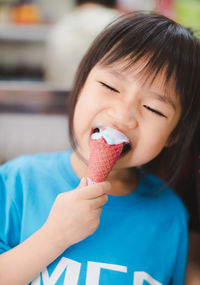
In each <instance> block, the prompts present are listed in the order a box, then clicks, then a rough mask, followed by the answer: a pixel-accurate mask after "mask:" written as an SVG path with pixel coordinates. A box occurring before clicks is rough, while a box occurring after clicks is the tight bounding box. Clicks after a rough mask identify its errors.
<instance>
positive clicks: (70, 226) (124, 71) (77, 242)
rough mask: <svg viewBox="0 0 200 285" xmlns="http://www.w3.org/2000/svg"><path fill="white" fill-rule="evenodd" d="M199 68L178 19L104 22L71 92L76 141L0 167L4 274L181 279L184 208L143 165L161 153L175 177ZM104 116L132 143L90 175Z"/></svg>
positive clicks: (35, 278)
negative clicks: (93, 141)
mask: <svg viewBox="0 0 200 285" xmlns="http://www.w3.org/2000/svg"><path fill="white" fill-rule="evenodd" d="M199 78H200V44H199V42H198V40H197V39H196V38H195V37H194V36H193V35H192V34H191V32H190V31H188V30H187V29H185V28H183V27H182V26H181V25H179V24H177V23H175V22H174V21H172V20H169V19H167V18H165V17H163V16H160V15H156V14H151V13H149V14H148V13H144V14H143V13H136V14H134V15H133V14H129V15H127V16H124V17H122V18H121V19H119V20H118V21H116V22H114V23H113V24H112V25H110V26H109V27H108V28H107V29H106V30H105V31H103V32H102V34H101V35H100V36H99V37H98V38H97V39H96V41H95V42H94V43H93V45H92V47H91V48H90V49H89V51H88V53H87V54H86V56H85V57H84V59H83V60H82V62H81V64H80V67H79V69H78V72H77V76H76V78H75V82H74V88H73V90H72V94H71V96H72V97H71V99H72V100H71V105H70V116H69V130H70V136H71V139H72V143H73V146H74V150H73V151H67V152H64V153H53V154H38V155H31V156H24V157H21V158H18V159H15V160H14V161H12V162H9V163H7V164H5V165H4V166H2V167H1V168H0V197H1V199H0V213H1V215H0V250H1V253H2V254H1V255H0V284H6V285H9V284H12V285H13V284H15V285H17V284H20V285H22V284H27V283H30V282H31V284H33V285H39V284H66V285H81V284H86V285H97V284H102V285H105V284H106V285H108V284H109V285H111V284H115V285H123V284H127V285H128V284H134V285H142V284H150V285H161V284H163V285H168V284H171V285H182V284H184V276H185V268H186V260H187V247H188V241H187V221H188V214H187V211H186V209H185V207H184V205H183V203H182V202H181V200H180V199H179V198H178V197H177V195H176V194H175V193H174V192H173V191H172V190H171V188H169V187H168V186H166V185H165V184H164V183H163V182H162V181H161V180H160V179H159V178H157V177H155V176H153V175H150V174H148V173H147V171H146V170H144V169H143V170H142V168H145V166H147V165H152V163H153V162H154V161H155V158H156V157H161V159H162V163H163V164H164V165H165V166H166V171H167V172H168V174H169V182H170V183H172V181H173V180H174V178H175V175H176V174H177V173H178V168H179V167H180V163H181V161H182V158H183V157H184V154H185V153H186V152H187V148H188V146H189V145H190V142H191V139H192V136H193V133H194V132H195V128H196V124H197V122H198V120H199V106H200V96H199V90H200V80H199ZM99 124H101V125H103V126H108V127H113V128H116V129H117V130H120V131H121V132H123V133H124V134H125V135H126V136H127V137H128V138H129V140H130V148H129V149H128V150H127V151H126V152H125V153H124V155H123V156H122V157H120V159H119V160H118V161H117V163H116V165H115V166H114V168H113V170H112V171H111V173H110V175H109V176H108V181H107V182H102V183H98V184H93V185H90V186H87V183H86V177H87V168H88V167H87V162H88V157H89V142H90V137H91V134H92V133H93V132H94V130H95V131H98V127H99ZM80 178H82V179H81V181H80ZM71 190H72V191H71ZM108 194H109V195H108ZM108 196H109V198H108ZM102 208H103V209H102Z"/></svg>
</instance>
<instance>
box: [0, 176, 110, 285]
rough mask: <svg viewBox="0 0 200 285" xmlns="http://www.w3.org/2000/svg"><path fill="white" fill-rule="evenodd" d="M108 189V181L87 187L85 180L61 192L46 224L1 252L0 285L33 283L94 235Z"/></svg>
mask: <svg viewBox="0 0 200 285" xmlns="http://www.w3.org/2000/svg"><path fill="white" fill-rule="evenodd" d="M109 188H110V185H109V183H107V182H103V183H99V184H94V185H90V186H86V180H85V179H83V180H82V181H81V184H80V185H79V187H78V188H77V189H76V190H73V191H70V192H67V193H62V194H60V195H58V197H57V198H56V201H55V203H54V205H53V207H52V210H51V212H50V214H49V217H48V219H47V221H46V223H45V224H44V226H43V227H42V228H41V229H40V230H38V231H37V232H35V233H34V234H33V235H32V236H31V237H29V238H28V239H27V240H25V241H24V242H23V243H21V244H19V245H17V246H16V247H14V248H12V249H10V250H9V251H7V252H5V253H2V254H1V255H0V284H6V285H11V284H15V285H18V284H19V285H23V284H27V283H29V282H31V281H32V280H33V279H34V278H35V277H36V276H37V275H38V274H39V273H40V272H41V271H42V270H43V268H45V267H46V266H47V265H48V264H50V263H51V262H52V261H53V260H55V259H56V258H57V257H58V256H59V255H60V254H61V253H62V252H63V251H64V250H65V249H67V248H68V247H69V246H71V245H72V244H75V243H77V242H79V241H81V240H83V239H85V238H86V237H87V236H89V235H91V234H92V233H93V232H94V231H95V230H96V229H97V228H98V225H99V218H100V214H101V211H102V206H103V205H104V204H105V203H106V202H107V195H106V193H107V192H108V190H109ZM55 233H56V234H55Z"/></svg>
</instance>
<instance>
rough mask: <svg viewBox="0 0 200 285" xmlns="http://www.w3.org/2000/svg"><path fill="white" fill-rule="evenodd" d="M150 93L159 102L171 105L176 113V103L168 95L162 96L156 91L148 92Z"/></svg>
mask: <svg viewBox="0 0 200 285" xmlns="http://www.w3.org/2000/svg"><path fill="white" fill-rule="evenodd" d="M148 93H150V94H152V95H155V96H156V98H157V99H158V100H159V101H161V102H164V103H167V104H169V105H170V106H171V107H172V108H173V109H174V111H176V105H175V103H174V101H173V100H172V99H171V98H170V97H169V96H167V95H166V94H160V93H157V92H154V91H148Z"/></svg>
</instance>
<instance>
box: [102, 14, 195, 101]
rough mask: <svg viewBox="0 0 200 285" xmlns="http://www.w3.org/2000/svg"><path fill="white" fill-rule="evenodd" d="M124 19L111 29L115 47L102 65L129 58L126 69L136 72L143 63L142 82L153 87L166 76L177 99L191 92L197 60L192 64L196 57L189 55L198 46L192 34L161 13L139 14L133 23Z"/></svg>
mask: <svg viewBox="0 0 200 285" xmlns="http://www.w3.org/2000/svg"><path fill="white" fill-rule="evenodd" d="M121 19H122V20H120V19H119V23H120V21H121V24H119V23H117V22H114V23H113V24H112V25H111V26H110V28H108V29H107V34H108V35H109V30H112V43H109V44H108V45H107V46H108V47H109V46H112V48H110V49H109V50H107V52H106V53H105V56H104V57H103V58H102V59H101V63H102V64H105V65H109V64H112V63H114V62H116V61H119V60H121V59H123V60H124V59H125V69H130V68H133V69H134V67H135V66H136V65H137V64H140V63H142V66H141V68H140V70H139V73H138V75H139V77H140V79H142V80H144V81H147V80H150V83H151V84H152V83H153V82H154V80H155V79H156V77H157V75H160V74H163V73H164V75H165V76H164V78H165V79H164V80H165V82H164V85H165V87H166V89H167V87H168V84H169V81H171V82H173V86H174V90H175V94H176V96H177V95H178V96H179V97H181V94H183V91H184V93H185V91H186V89H187V90H188V91H189V90H190V89H191V88H192V85H193V84H194V83H193V82H192V81H193V80H189V81H188V78H192V73H193V72H194V70H195V69H194V65H195V59H194V60H193V61H191V58H192V57H191V56H190V57H188V56H187V54H188V53H190V52H191V50H194V46H193V47H191V44H193V40H191V41H190V40H188V39H189V38H191V39H192V35H191V33H190V32H189V31H188V30H186V29H185V28H183V27H182V26H181V25H179V24H177V23H175V22H174V21H173V20H170V19H168V18H165V17H163V16H160V15H157V14H151V13H150V14H146V15H145V17H144V14H143V15H142V16H141V14H140V13H138V15H137V13H136V14H135V17H134V21H132V22H131V21H130V20H129V17H127V19H123V16H122V17H121ZM114 26H115V27H114ZM104 36H105V35H104ZM109 39H111V37H110V36H109ZM193 58H194V57H193ZM183 82H184V84H183ZM183 85H184V90H183ZM193 87H194V86H193ZM184 95H185V94H184ZM180 101H181V98H180Z"/></svg>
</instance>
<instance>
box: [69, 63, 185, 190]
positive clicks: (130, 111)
mask: <svg viewBox="0 0 200 285" xmlns="http://www.w3.org/2000/svg"><path fill="white" fill-rule="evenodd" d="M164 91H165V88H164V74H161V75H159V76H157V78H156V80H155V81H154V83H153V84H152V85H150V84H149V81H147V82H146V83H145V84H142V82H141V81H140V80H138V68H137V67H136V68H135V69H124V63H122V62H118V63H114V64H112V65H109V66H103V65H101V64H98V65H96V66H95V67H94V68H93V69H92V70H91V72H90V74H89V76H88V78H87V80H86V82H85V85H84V87H83V89H82V91H81V94H80V96H79V100H78V102H77V105H76V108H75V115H74V130H75V135H76V138H77V142H78V151H79V152H80V153H81V155H82V156H83V157H84V159H85V161H86V162H87V161H88V158H89V140H90V134H91V130H92V129H93V128H95V127H96V126H98V124H99V123H101V124H102V125H104V126H111V127H115V128H117V129H118V130H120V131H122V132H123V133H124V134H125V135H126V136H127V137H128V138H129V140H130V143H131V146H132V148H131V151H129V152H128V153H127V154H126V155H125V156H124V157H122V158H120V159H119V160H118V161H117V163H116V164H115V166H114V168H113V171H111V173H110V175H109V177H108V181H110V182H111V185H112V187H111V190H110V192H109V194H114V195H124V194H128V193H130V192H132V191H133V190H134V189H135V188H136V187H137V184H138V182H137V173H135V176H134V177H132V179H131V178H130V177H131V176H132V172H130V170H129V168H130V167H135V166H141V165H143V164H145V163H147V162H149V161H151V160H152V159H153V158H155V157H156V156H157V155H158V154H159V153H160V152H161V150H162V149H163V148H164V147H168V146H169V145H170V134H171V133H172V131H173V129H174V128H175V126H176V124H177V122H178V120H179V118H180V113H181V107H180V103H179V101H178V99H177V97H176V96H175V94H174V91H173V86H169V90H168V93H169V94H168V95H166V94H165V92H164ZM82 118H84V119H82ZM71 163H72V166H73V168H74V170H75V172H76V173H77V174H78V176H80V177H83V176H85V177H86V176H87V168H88V166H87V163H85V162H84V160H82V159H81V158H80V156H78V155H77V153H76V152H73V154H72V156H71ZM124 175H125V176H126V180H127V179H128V180H129V181H131V183H128V184H126V183H125V182H124V180H123V179H121V177H123V176H124Z"/></svg>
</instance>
